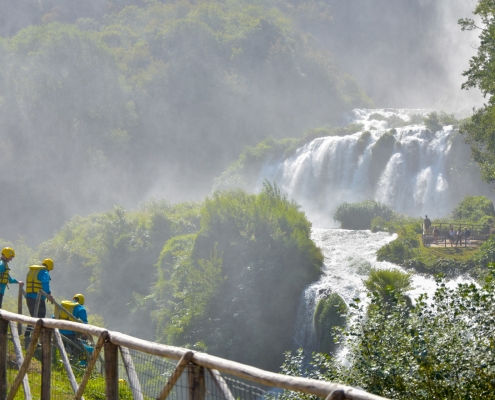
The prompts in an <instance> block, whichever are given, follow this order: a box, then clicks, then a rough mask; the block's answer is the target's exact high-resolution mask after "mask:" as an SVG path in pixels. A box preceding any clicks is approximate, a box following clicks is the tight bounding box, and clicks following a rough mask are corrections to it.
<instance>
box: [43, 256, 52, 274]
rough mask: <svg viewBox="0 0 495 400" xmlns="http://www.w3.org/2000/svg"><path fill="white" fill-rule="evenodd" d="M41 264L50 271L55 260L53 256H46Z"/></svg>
mask: <svg viewBox="0 0 495 400" xmlns="http://www.w3.org/2000/svg"><path fill="white" fill-rule="evenodd" d="M41 264H43V265H45V266H46V269H47V270H48V271H51V270H52V269H53V260H52V259H51V258H45V259H44V260H43V262H42V263H41Z"/></svg>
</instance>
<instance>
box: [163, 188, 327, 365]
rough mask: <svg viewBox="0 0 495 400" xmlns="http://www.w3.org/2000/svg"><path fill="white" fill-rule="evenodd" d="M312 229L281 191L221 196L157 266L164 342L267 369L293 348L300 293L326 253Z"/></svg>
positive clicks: (208, 204) (314, 276) (216, 196)
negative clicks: (195, 228)
mask: <svg viewBox="0 0 495 400" xmlns="http://www.w3.org/2000/svg"><path fill="white" fill-rule="evenodd" d="M310 233H311V224H310V223H309V222H308V221H307V219H306V217H305V215H304V213H303V212H302V211H300V210H299V207H298V206H297V205H296V204H295V203H293V202H291V201H289V200H287V198H286V197H285V196H284V195H282V194H281V193H280V191H279V189H278V188H277V187H276V186H272V185H271V184H269V183H268V182H265V185H264V189H263V191H262V192H261V193H260V194H258V195H249V194H247V193H246V192H243V191H241V190H236V191H229V192H218V193H215V194H214V195H213V196H212V197H211V198H208V199H207V200H206V201H205V203H204V206H203V207H202V210H201V231H200V232H199V233H198V234H195V235H190V236H188V237H184V238H182V240H180V241H179V240H175V239H172V240H171V241H169V242H168V243H167V245H166V246H165V247H164V249H163V252H162V254H161V256H160V260H159V262H158V268H159V279H158V282H157V284H156V286H155V296H156V299H157V302H158V303H159V304H163V305H164V306H163V307H162V308H161V309H160V310H157V311H156V312H155V314H154V315H155V318H156V321H157V324H158V332H157V335H158V337H159V338H160V340H161V341H164V342H166V343H168V344H173V345H179V346H186V345H187V346H196V347H198V346H199V345H200V346H201V347H202V348H206V349H207V351H208V352H210V353H212V354H215V355H218V356H221V357H225V358H229V359H233V360H236V361H239V362H243V363H246V364H251V365H256V366H259V367H262V368H266V369H276V368H278V367H279V365H280V363H281V362H282V359H281V358H282V357H283V352H284V351H286V350H288V349H290V348H291V347H292V329H293V325H294V323H295V316H296V314H297V307H298V305H299V294H300V293H301V292H302V290H303V289H304V287H305V286H306V285H308V284H309V283H311V282H313V281H314V280H315V279H317V278H318V276H319V274H320V269H321V266H322V263H323V256H322V253H321V251H320V249H318V248H317V247H316V246H315V244H314V243H313V242H312V240H311V238H310Z"/></svg>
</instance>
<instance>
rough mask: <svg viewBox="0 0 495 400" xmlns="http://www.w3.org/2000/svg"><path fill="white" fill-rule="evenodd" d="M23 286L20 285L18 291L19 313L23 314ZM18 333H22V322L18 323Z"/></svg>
mask: <svg viewBox="0 0 495 400" xmlns="http://www.w3.org/2000/svg"><path fill="white" fill-rule="evenodd" d="M22 291H23V289H22V286H20V285H19V292H18V293H17V314H20V315H22V300H23V298H22V297H23V296H22ZM17 333H18V334H19V335H22V324H21V323H20V322H18V323H17Z"/></svg>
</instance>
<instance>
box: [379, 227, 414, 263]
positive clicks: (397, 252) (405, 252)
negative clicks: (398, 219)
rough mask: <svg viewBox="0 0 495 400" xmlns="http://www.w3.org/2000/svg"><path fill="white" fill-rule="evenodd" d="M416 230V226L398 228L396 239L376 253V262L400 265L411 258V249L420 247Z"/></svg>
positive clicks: (412, 252)
mask: <svg viewBox="0 0 495 400" xmlns="http://www.w3.org/2000/svg"><path fill="white" fill-rule="evenodd" d="M416 228H417V226H416V224H408V225H402V226H400V228H399V230H398V237H397V239H395V240H393V241H391V242H390V243H387V244H386V245H385V246H383V247H381V248H380V249H379V250H378V251H377V252H376V255H377V260H378V261H388V262H392V263H395V264H399V265H402V264H403V263H404V261H405V260H408V259H410V258H412V257H413V255H414V250H413V249H415V248H418V247H419V245H420V242H419V239H418V233H417V231H416Z"/></svg>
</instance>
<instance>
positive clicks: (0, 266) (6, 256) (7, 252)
mask: <svg viewBox="0 0 495 400" xmlns="http://www.w3.org/2000/svg"><path fill="white" fill-rule="evenodd" d="M14 257H15V251H14V249H12V248H10V247H4V249H3V250H2V254H1V255H0V308H2V302H3V295H4V294H5V288H6V287H7V285H8V284H9V283H18V284H19V286H21V287H22V286H23V285H24V282H22V281H18V280H17V279H14V278H12V277H11V276H10V274H9V271H10V268H9V264H8V263H9V262H11V261H12V259H13V258H14Z"/></svg>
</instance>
